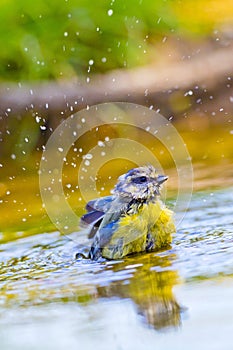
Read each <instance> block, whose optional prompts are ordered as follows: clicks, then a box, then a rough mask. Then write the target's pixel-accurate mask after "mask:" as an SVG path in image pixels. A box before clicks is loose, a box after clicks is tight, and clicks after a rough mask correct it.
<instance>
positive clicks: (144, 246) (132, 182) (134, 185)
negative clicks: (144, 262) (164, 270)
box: [81, 165, 176, 260]
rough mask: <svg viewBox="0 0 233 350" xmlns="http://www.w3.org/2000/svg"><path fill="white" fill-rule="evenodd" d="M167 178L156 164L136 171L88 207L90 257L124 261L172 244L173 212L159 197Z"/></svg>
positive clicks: (86, 219)
mask: <svg viewBox="0 0 233 350" xmlns="http://www.w3.org/2000/svg"><path fill="white" fill-rule="evenodd" d="M167 179H168V177H167V176H165V175H158V173H157V172H156V170H155V168H154V167H153V166H152V165H149V166H142V167H139V168H134V169H131V170H129V171H128V172H127V173H126V174H124V175H121V176H120V177H119V179H118V182H117V184H116V185H115V187H114V189H113V190H112V195H111V196H107V197H103V198H99V199H96V200H93V201H90V202H89V203H88V204H87V206H86V210H87V213H86V214H84V215H83V216H82V218H81V221H82V222H83V223H87V224H91V228H90V232H89V238H92V239H93V241H92V246H91V249H90V251H89V258H91V259H93V260H97V259H98V258H99V257H104V258H107V259H120V258H122V257H124V256H126V255H128V254H132V253H139V252H150V251H152V250H160V249H163V248H165V247H168V246H169V245H170V243H171V241H172V234H173V233H174V232H175V230H176V229H175V224H174V221H173V218H172V215H173V212H172V211H171V210H169V209H168V208H167V207H166V206H165V205H164V204H163V203H162V201H161V200H160V198H159V197H160V187H161V185H162V184H163V182H164V181H166V180H167Z"/></svg>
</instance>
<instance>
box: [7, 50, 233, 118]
mask: <svg viewBox="0 0 233 350" xmlns="http://www.w3.org/2000/svg"><path fill="white" fill-rule="evenodd" d="M232 57H233V47H231V46H229V47H227V48H218V49H216V48H214V49H213V50H209V51H208V52H205V53H203V54H199V55H198V56H196V57H190V59H189V60H187V59H186V60H183V61H179V62H176V63H175V62H173V63H170V64H169V65H166V66H164V67H159V68H158V67H156V66H155V65H150V66H146V67H141V68H135V69H131V70H115V71H112V72H110V73H107V74H105V75H98V76H93V77H91V79H90V81H89V83H87V82H83V81H80V82H77V83H74V82H43V83H38V82H37V83H21V84H14V83H8V84H7V83H3V84H2V85H1V86H0V115H1V116H6V115H10V114H14V115H15V114H21V115H23V114H25V111H27V110H34V111H38V112H39V113H42V114H44V115H48V114H49V115H51V114H54V113H60V112H62V111H63V112H64V113H65V114H68V113H71V111H77V110H79V109H80V108H82V107H84V106H85V105H92V104H96V103H101V102H108V101H128V102H138V103H142V104H143V103H144V104H147V103H148V101H150V102H151V101H155V102H156V103H157V106H158V107H160V105H159V103H160V104H161V105H163V104H166V103H167V99H168V92H169V91H170V92H171V91H176V90H178V89H179V90H181V91H188V90H192V89H195V86H198V87H201V90H202V92H203V91H205V89H207V90H208V91H207V92H208V96H207V100H208V101H210V99H209V97H210V96H209V95H210V93H209V91H211V92H214V91H217V94H216V96H217V95H218V96H220V98H221V100H222V95H224V93H225V92H224V91H222V89H225V90H227V88H229V86H226V83H225V82H226V80H228V84H230V83H231V81H230V79H231V77H232V76H233V60H232ZM220 83H221V84H223V83H224V84H223V85H222V86H221V89H219V86H220ZM229 90H230V89H228V91H229ZM164 94H166V98H164ZM191 95H192V93H190V96H189V97H190V98H191ZM216 99H217V97H216ZM228 100H229V98H228V97H227V101H228ZM215 102H216V100H215ZM228 102H229V101H228ZM230 102H232V101H230ZM194 103H195V102H194ZM222 103H223V102H222ZM195 106H196V105H195ZM231 106H232V105H231ZM162 110H163V108H162ZM169 112H170V111H169Z"/></svg>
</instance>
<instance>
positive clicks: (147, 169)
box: [113, 165, 168, 200]
mask: <svg viewBox="0 0 233 350" xmlns="http://www.w3.org/2000/svg"><path fill="white" fill-rule="evenodd" d="M167 179H168V176H165V175H158V173H157V172H156V170H155V168H154V167H153V166H152V165H148V166H142V167H139V168H134V169H131V170H129V171H128V172H127V173H126V174H124V175H121V176H120V177H119V178H118V182H117V184H116V186H115V187H114V190H113V194H115V195H118V196H121V197H129V198H132V199H136V200H137V199H138V200H150V199H152V198H154V197H156V196H158V195H159V194H160V191H159V190H160V186H161V184H162V183H163V182H164V181H166V180H167Z"/></svg>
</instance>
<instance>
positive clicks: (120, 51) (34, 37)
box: [0, 0, 233, 81]
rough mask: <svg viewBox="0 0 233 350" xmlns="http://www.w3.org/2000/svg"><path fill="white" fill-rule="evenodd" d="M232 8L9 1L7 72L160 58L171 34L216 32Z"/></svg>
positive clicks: (105, 67)
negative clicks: (160, 47)
mask: <svg viewBox="0 0 233 350" xmlns="http://www.w3.org/2000/svg"><path fill="white" fill-rule="evenodd" d="M232 11H233V3H232V1H231V0H226V1H224V2H221V1H218V0H207V1H205V0H204V1H200V0H196V1H195V0H186V1H180V0H179V1H178V0H177V1H176V0H156V1H152V0H129V1H124V0H116V1H107V0H100V1H99V2H98V5H94V4H93V2H92V1H91V0H68V1H65V0H64V1H55V0H51V1H49V2H48V1H45V0H38V1H36V3H34V2H28V1H27V0H21V1H15V0H2V1H1V4H0V45H1V50H0V78H1V81H5V80H13V81H21V80H34V79H37V80H42V79H60V78H64V79H69V78H73V76H74V75H76V74H77V75H79V74H82V75H86V74H87V73H90V74H92V73H96V72H98V73H99V72H106V71H109V70H111V69H115V68H120V67H124V68H129V67H133V66H137V65H142V64H146V63H149V62H151V61H152V60H153V61H154V60H156V59H157V60H161V57H160V52H159V50H158V49H157V48H158V45H159V44H160V43H161V42H163V41H164V40H166V38H165V39H164V37H165V36H168V37H169V36H180V37H181V38H182V37H183V38H188V40H198V39H199V38H200V37H202V38H203V37H209V36H213V35H214V30H220V31H221V30H222V29H224V28H225V27H227V26H228V25H231V24H232Z"/></svg>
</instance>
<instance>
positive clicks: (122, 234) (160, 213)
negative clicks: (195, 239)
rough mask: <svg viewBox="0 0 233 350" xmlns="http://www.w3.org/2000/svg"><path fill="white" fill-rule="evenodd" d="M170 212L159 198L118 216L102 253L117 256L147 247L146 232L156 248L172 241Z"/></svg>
mask: <svg viewBox="0 0 233 350" xmlns="http://www.w3.org/2000/svg"><path fill="white" fill-rule="evenodd" d="M172 216H173V212H172V211H171V210H169V209H168V208H166V206H165V205H164V204H163V203H162V202H161V201H159V200H158V201H156V202H155V203H148V204H144V205H143V206H142V207H141V208H140V209H139V211H138V212H137V213H136V214H133V215H126V216H124V217H122V218H121V219H120V220H119V226H118V229H117V230H116V231H115V232H114V234H113V236H112V238H111V241H110V242H109V243H108V244H107V245H106V246H105V247H104V248H103V250H102V256H103V257H105V258H108V259H120V258H122V257H124V256H125V255H128V254H132V253H139V252H143V251H145V250H146V243H147V235H148V234H150V235H151V236H152V237H153V239H154V241H155V247H154V249H155V250H159V249H161V248H164V247H166V246H169V244H170V243H171V242H172V234H173V233H174V232H175V231H176V228H175V224H174V221H173V217H172Z"/></svg>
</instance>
